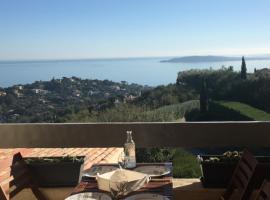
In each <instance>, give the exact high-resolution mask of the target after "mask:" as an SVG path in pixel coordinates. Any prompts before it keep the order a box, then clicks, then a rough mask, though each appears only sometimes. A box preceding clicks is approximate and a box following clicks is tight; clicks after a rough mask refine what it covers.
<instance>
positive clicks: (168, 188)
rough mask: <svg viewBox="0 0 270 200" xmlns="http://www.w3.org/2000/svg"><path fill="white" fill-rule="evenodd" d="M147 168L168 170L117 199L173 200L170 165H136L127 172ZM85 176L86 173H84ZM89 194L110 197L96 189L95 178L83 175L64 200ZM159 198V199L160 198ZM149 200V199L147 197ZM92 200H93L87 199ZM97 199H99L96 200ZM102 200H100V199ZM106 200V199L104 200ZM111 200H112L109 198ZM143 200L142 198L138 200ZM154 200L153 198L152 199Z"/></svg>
mask: <svg viewBox="0 0 270 200" xmlns="http://www.w3.org/2000/svg"><path fill="white" fill-rule="evenodd" d="M103 166H106V167H115V168H118V164H95V165H93V166H92V167H91V168H98V167H103ZM146 166H147V167H148V168H150V169H151V167H152V168H155V167H159V166H161V167H165V168H166V169H169V171H168V173H166V174H162V175H160V176H150V177H151V178H150V181H149V182H148V183H146V184H145V185H144V186H143V187H141V188H140V189H139V190H137V191H133V192H131V193H129V194H128V195H126V196H124V197H121V198H119V199H121V200H125V199H137V198H130V197H134V195H137V196H142V195H144V194H145V195H148V196H151V195H152V196H153V197H155V196H156V197H157V196H158V197H159V198H156V199H162V200H171V199H173V184H172V177H173V175H172V163H171V162H166V163H137V165H136V167H135V168H132V169H129V170H135V171H136V169H137V168H139V167H146ZM86 171H87V170H86ZM85 174H86V173H85ZM90 193H103V194H104V195H106V196H107V197H109V196H110V197H112V196H111V194H110V192H107V191H102V190H100V189H99V188H98V184H97V181H96V178H95V177H91V176H90V177H89V176H87V175H83V176H82V178H81V181H80V182H79V184H78V185H77V186H76V187H75V188H74V190H73V191H72V192H71V194H70V195H69V197H68V198H66V200H83V199H87V196H88V195H87V194H90ZM160 197H161V198H160ZM148 198H149V199H151V198H150V197H148ZM88 199H93V198H88ZM98 199H99V198H98ZM100 199H102V198H100ZM104 199H106V198H104ZM111 199H113V198H111ZM138 199H143V198H138ZM153 199H155V198H153Z"/></svg>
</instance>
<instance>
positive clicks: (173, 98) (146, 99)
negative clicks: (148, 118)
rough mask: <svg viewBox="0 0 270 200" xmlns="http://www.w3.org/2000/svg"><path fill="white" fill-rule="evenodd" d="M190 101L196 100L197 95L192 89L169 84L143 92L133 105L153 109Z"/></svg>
mask: <svg viewBox="0 0 270 200" xmlns="http://www.w3.org/2000/svg"><path fill="white" fill-rule="evenodd" d="M192 99H198V93H196V91H195V90H194V89H190V88H187V87H185V86H177V85H176V84H169V85H167V86H158V87H156V88H154V89H152V90H146V91H144V92H143V93H142V95H141V96H140V97H139V98H138V99H136V101H135V102H134V104H135V105H138V106H143V107H145V106H146V107H148V108H150V109H154V108H159V107H162V106H165V105H171V104H177V103H181V102H184V101H188V100H192Z"/></svg>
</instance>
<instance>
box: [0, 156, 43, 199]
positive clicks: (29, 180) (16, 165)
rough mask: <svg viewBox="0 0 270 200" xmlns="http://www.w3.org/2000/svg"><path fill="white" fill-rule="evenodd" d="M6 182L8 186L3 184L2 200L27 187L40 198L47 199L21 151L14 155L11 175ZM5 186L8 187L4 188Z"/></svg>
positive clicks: (0, 197) (0, 196)
mask: <svg viewBox="0 0 270 200" xmlns="http://www.w3.org/2000/svg"><path fill="white" fill-rule="evenodd" d="M5 184H6V185H7V187H2V186H1V191H0V200H2V199H3V200H7V199H8V197H9V198H10V199H11V198H12V197H14V196H15V195H17V194H18V193H19V192H20V191H21V190H23V189H25V188H30V189H31V190H32V192H33V193H34V195H35V197H36V198H37V199H38V200H45V197H44V196H43V194H42V193H41V192H40V191H39V189H38V186H37V184H36V182H35V181H34V179H33V177H32V175H31V172H30V170H29V168H28V166H27V164H26V163H25V161H24V159H23V157H22V155H21V154H20V153H16V154H15V155H14V156H13V160H12V165H11V167H10V177H9V178H8V179H7V180H5ZM4 188H8V189H7V190H4Z"/></svg>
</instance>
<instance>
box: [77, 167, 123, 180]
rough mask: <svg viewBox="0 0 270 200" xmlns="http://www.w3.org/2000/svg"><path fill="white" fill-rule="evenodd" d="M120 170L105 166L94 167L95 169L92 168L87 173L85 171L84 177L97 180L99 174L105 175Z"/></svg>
mask: <svg viewBox="0 0 270 200" xmlns="http://www.w3.org/2000/svg"><path fill="white" fill-rule="evenodd" d="M116 169H118V168H117V167H115V166H110V165H108V166H106V165H103V166H100V165H94V166H93V167H91V168H90V169H87V170H85V171H83V174H82V175H83V176H87V177H92V178H95V177H96V176H97V173H99V174H105V173H107V172H111V171H113V170H116Z"/></svg>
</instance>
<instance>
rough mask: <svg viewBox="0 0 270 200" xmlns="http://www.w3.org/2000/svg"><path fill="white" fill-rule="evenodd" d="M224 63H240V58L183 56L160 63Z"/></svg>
mask: <svg viewBox="0 0 270 200" xmlns="http://www.w3.org/2000/svg"><path fill="white" fill-rule="evenodd" d="M269 59H270V56H264V57H247V58H246V60H269ZM225 61H241V57H226V56H185V57H179V58H172V59H169V60H162V61H160V62H171V63H181V62H182V63H195V62H225Z"/></svg>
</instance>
